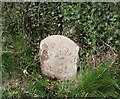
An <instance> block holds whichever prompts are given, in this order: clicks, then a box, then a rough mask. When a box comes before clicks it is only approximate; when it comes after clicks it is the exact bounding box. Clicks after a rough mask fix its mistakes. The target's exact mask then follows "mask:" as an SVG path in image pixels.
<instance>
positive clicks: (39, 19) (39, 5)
mask: <svg viewBox="0 0 120 99" xmlns="http://www.w3.org/2000/svg"><path fill="white" fill-rule="evenodd" d="M40 4H41V2H39V5H38V26H39V23H40V16H39V12H40Z"/></svg>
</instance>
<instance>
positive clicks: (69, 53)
mask: <svg viewBox="0 0 120 99" xmlns="http://www.w3.org/2000/svg"><path fill="white" fill-rule="evenodd" d="M78 52H79V46H78V45H77V44H76V43H74V42H73V41H72V40H70V39H69V38H67V37H64V36H60V35H53V36H49V37H47V38H45V39H44V40H42V41H41V43H40V62H41V70H42V72H43V73H44V74H45V75H47V76H49V77H52V78H53V77H57V78H59V79H70V78H72V77H74V76H75V75H76V73H77V66H76V63H77V58H78Z"/></svg>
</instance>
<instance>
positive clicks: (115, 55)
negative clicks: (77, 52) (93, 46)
mask: <svg viewBox="0 0 120 99" xmlns="http://www.w3.org/2000/svg"><path fill="white" fill-rule="evenodd" d="M100 40H101V39H100ZM101 41H102V42H103V44H105V45H106V46H108V47H109V48H110V49H111V51H112V52H113V54H114V59H113V61H112V63H111V64H110V66H109V67H111V66H112V65H113V64H114V62H115V61H116V60H115V59H116V57H117V56H118V55H117V54H116V53H115V51H114V50H113V49H112V47H111V46H110V45H109V44H107V43H105V42H104V41H103V40H101Z"/></svg>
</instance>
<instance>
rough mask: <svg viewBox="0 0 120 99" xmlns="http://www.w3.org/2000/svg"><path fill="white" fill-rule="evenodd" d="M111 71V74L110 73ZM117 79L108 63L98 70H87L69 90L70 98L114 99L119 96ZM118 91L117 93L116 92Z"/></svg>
mask: <svg viewBox="0 0 120 99" xmlns="http://www.w3.org/2000/svg"><path fill="white" fill-rule="evenodd" d="M111 71H112V72H111ZM117 82H118V79H115V78H114V70H113V69H112V68H109V63H103V64H102V66H100V67H99V68H98V69H91V70H90V69H87V70H86V71H85V72H84V73H81V74H80V75H79V76H78V78H77V79H76V81H75V82H74V83H71V84H72V85H71V88H69V90H70V93H69V95H68V96H71V97H114V98H117V97H118V96H120V93H118V92H119V91H120V86H119V84H118V83H117ZM118 90H119V91H118Z"/></svg>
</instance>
